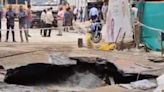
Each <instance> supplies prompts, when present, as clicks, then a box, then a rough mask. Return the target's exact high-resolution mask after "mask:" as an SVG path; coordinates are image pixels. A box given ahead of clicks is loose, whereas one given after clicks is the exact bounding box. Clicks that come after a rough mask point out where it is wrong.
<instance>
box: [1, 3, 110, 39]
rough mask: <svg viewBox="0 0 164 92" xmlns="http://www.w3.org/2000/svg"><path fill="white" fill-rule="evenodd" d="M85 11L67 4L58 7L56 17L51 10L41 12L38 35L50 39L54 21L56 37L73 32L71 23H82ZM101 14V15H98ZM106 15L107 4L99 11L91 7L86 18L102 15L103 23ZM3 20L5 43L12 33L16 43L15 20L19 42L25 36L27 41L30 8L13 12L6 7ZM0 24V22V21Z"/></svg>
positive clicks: (30, 15) (21, 7)
mask: <svg viewBox="0 0 164 92" xmlns="http://www.w3.org/2000/svg"><path fill="white" fill-rule="evenodd" d="M86 13H87V12H86V9H85V8H84V7H80V8H77V7H75V6H72V7H71V6H69V4H66V5H61V6H59V9H58V12H57V17H56V18H55V17H54V14H53V9H52V8H48V9H45V10H43V11H42V13H41V17H40V20H41V30H40V34H41V36H42V37H51V31H52V28H51V27H52V26H53V25H54V20H56V19H57V26H58V30H59V33H58V34H57V35H58V36H62V31H65V32H68V31H69V29H71V30H73V29H74V28H73V21H77V19H79V20H80V22H84V21H85V19H86ZM100 13H101V14H100ZM106 13H107V4H104V5H103V6H102V8H101V9H98V8H96V6H93V7H92V8H91V9H90V11H89V13H88V15H89V16H88V17H89V19H92V20H94V19H96V18H99V17H100V15H103V19H104V21H105V20H106ZM3 15H4V14H3V12H2V11H0V18H2V16H3ZM5 18H6V20H7V23H6V28H7V31H6V40H5V42H8V39H9V33H10V32H11V33H12V41H13V42H16V39H15V31H14V30H16V29H14V27H15V19H16V18H17V19H18V20H19V32H20V40H21V42H24V39H23V38H24V36H23V34H24V35H25V40H26V42H28V41H29V39H28V38H29V37H31V35H29V29H30V28H31V24H32V20H33V19H32V10H31V6H30V5H28V7H27V9H26V8H25V7H23V6H20V7H19V10H18V11H15V10H14V9H13V7H12V6H9V7H8V10H7V11H6V12H5ZM0 22H1V21H0ZM0 29H2V28H1V23H0ZM1 38H2V34H1V31H0V41H1Z"/></svg>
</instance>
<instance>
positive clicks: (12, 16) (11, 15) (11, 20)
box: [5, 5, 16, 42]
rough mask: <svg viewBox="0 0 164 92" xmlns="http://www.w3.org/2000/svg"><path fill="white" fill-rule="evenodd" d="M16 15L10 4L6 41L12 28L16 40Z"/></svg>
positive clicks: (7, 14)
mask: <svg viewBox="0 0 164 92" xmlns="http://www.w3.org/2000/svg"><path fill="white" fill-rule="evenodd" d="M15 17H16V13H15V12H14V11H13V10H12V6H11V5H10V6H9V9H8V11H7V12H6V19H7V24H6V25H7V33H6V41H5V42H8V38H9V31H10V29H11V31H12V36H13V42H16V41H15V32H14V26H15Z"/></svg>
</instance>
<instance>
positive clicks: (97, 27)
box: [90, 20, 102, 43]
mask: <svg viewBox="0 0 164 92" xmlns="http://www.w3.org/2000/svg"><path fill="white" fill-rule="evenodd" d="M90 29H91V34H92V38H91V40H92V41H93V42H94V43H99V42H100V41H101V40H102V34H101V30H102V24H101V22H100V21H99V20H96V21H93V22H92V23H91V26H90Z"/></svg>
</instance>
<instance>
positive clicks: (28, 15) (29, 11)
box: [26, 5, 32, 37]
mask: <svg viewBox="0 0 164 92" xmlns="http://www.w3.org/2000/svg"><path fill="white" fill-rule="evenodd" d="M27 8H28V9H27V19H26V25H27V29H29V28H31V22H32V11H31V5H28V6H27ZM27 33H28V37H31V35H29V30H27Z"/></svg>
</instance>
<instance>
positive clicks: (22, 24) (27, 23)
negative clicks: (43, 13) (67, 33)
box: [0, 5, 32, 42]
mask: <svg viewBox="0 0 164 92" xmlns="http://www.w3.org/2000/svg"><path fill="white" fill-rule="evenodd" d="M2 17H3V12H2V11H1V12H0V18H1V19H2ZM5 18H6V20H7V22H6V28H7V31H6V40H5V42H8V39H9V33H10V31H11V33H12V41H13V42H16V40H15V29H14V27H15V19H16V18H18V20H19V31H20V39H21V42H23V41H24V40H23V35H22V33H23V32H24V34H25V38H26V42H28V37H31V36H30V35H29V30H28V29H29V28H30V27H31V22H32V11H31V6H30V5H28V8H27V9H25V8H24V7H23V6H20V7H19V11H18V12H16V11H15V10H14V9H13V8H12V6H9V8H8V10H7V11H6V13H5ZM1 27H2V26H1V21H0V29H2V28H1ZM1 31H2V30H0V41H1V39H2V34H1Z"/></svg>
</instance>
